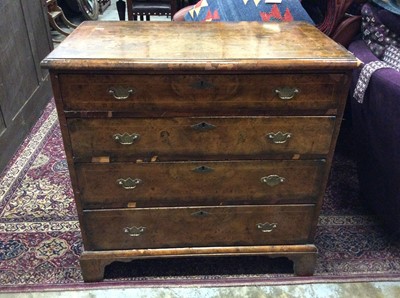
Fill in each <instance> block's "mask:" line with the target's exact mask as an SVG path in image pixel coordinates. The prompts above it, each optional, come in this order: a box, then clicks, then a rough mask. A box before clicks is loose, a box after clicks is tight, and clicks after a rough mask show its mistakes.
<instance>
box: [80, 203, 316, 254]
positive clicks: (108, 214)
mask: <svg viewBox="0 0 400 298" xmlns="http://www.w3.org/2000/svg"><path fill="white" fill-rule="evenodd" d="M314 211H315V208H314V205H292V206H290V205H277V206H241V207H236V206H227V207H204V208H198V207H189V208H182V207H180V208H148V209H134V210H127V209H115V210H96V211H87V210H85V211H84V214H83V230H84V231H85V233H86V236H87V241H86V242H85V243H84V246H85V249H86V250H112V249H133V248H165V247H197V246H233V245H235V246H236V245H268V244H271V245H273V244H305V243H309V240H310V239H309V237H310V229H311V227H312V221H313V215H314Z"/></svg>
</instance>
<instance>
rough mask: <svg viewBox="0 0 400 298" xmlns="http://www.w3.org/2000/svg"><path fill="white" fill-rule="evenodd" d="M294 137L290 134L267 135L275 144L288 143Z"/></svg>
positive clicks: (276, 133)
mask: <svg viewBox="0 0 400 298" xmlns="http://www.w3.org/2000/svg"><path fill="white" fill-rule="evenodd" d="M291 137H292V134H291V133H290V132H281V131H278V132H270V133H267V135H266V138H267V139H269V140H271V141H272V142H273V143H274V144H284V143H286V142H287V141H288V140H289V139H290V138H291Z"/></svg>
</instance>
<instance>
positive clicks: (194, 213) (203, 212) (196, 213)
mask: <svg viewBox="0 0 400 298" xmlns="http://www.w3.org/2000/svg"><path fill="white" fill-rule="evenodd" d="M209 214H210V213H208V212H207V211H203V210H200V211H196V212H193V213H192V216H196V217H205V216H208V215H209Z"/></svg>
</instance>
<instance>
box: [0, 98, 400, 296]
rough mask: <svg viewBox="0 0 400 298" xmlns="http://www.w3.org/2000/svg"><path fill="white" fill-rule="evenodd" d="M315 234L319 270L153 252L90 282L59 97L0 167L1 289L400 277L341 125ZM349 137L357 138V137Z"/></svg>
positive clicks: (397, 253) (391, 241)
mask: <svg viewBox="0 0 400 298" xmlns="http://www.w3.org/2000/svg"><path fill="white" fill-rule="evenodd" d="M342 131H343V133H342V134H341V136H340V139H339V144H338V148H337V150H336V153H335V157H334V163H333V168H332V172H331V177H330V182H329V185H328V188H327V191H326V195H325V201H324V205H323V210H322V215H321V217H320V221H319V226H318V230H317V235H316V240H315V242H316V245H317V247H318V249H319V255H318V261H317V266H316V271H315V275H314V276H312V277H294V276H293V273H292V272H293V271H292V263H291V262H290V261H289V260H287V259H285V258H282V259H270V258H266V257H225V258H224V257H222V258H203V257H202V258H182V259H181V258H179V259H162V260H157V259H149V260H138V261H134V262H131V263H113V264H111V265H109V266H108V267H106V273H105V280H104V282H101V283H90V284H85V283H83V281H82V276H81V272H80V267H79V262H78V256H79V254H80V252H81V250H82V244H81V237H80V232H79V226H78V223H77V216H76V210H75V207H74V203H73V199H72V190H71V186H70V182H69V175H68V170H67V165H66V160H65V155H64V151H63V145H62V141H61V133H60V129H59V124H58V120H57V114H56V111H55V106H54V102H50V103H49V105H48V106H47V108H46V110H45V111H44V114H43V116H42V117H41V118H40V119H39V121H38V122H37V124H36V125H35V127H34V128H33V129H32V131H31V133H30V135H29V136H28V137H27V138H26V140H25V142H24V143H23V144H22V145H21V147H20V149H19V150H18V152H17V153H16V154H15V156H14V158H13V159H12V160H11V161H10V163H9V165H8V167H7V168H6V170H5V171H4V172H3V173H2V174H1V175H0V292H2V291H19V292H21V291H32V290H41V291H43V290H48V289H60V290H61V289H64V290H65V289H77V288H83V289H88V288H101V287H107V288H110V287H122V286H141V287H146V286H192V285H200V286H205V285H212V286H219V285H224V286H227V285H250V284H251V285H254V284H262V285H277V284H296V283H299V284H300V283H316V282H342V281H393V280H397V281H400V245H399V241H398V239H396V238H395V237H393V236H391V235H387V234H386V233H385V230H384V229H383V227H382V226H381V225H380V222H379V221H378V220H377V219H376V218H375V217H374V216H373V215H371V214H370V213H369V211H368V210H366V209H365V208H364V205H363V202H362V201H361V200H360V198H359V197H358V181H357V176H356V167H355V163H354V160H353V159H352V156H351V155H352V150H351V146H349V144H350V143H349V141H348V139H346V129H345V128H343V129H342ZM350 139H351V138H350Z"/></svg>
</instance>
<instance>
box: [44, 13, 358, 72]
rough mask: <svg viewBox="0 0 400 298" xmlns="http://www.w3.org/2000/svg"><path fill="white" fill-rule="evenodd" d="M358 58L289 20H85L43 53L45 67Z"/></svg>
mask: <svg viewBox="0 0 400 298" xmlns="http://www.w3.org/2000/svg"><path fill="white" fill-rule="evenodd" d="M357 62H358V61H357V59H356V58H355V57H354V56H353V55H352V54H351V53H350V52H348V51H347V50H346V49H345V48H343V47H342V46H340V45H338V44H337V43H335V42H334V41H332V40H331V39H329V38H328V37H326V36H325V35H324V34H323V33H321V32H320V31H319V30H318V29H316V28H315V27H314V26H312V25H310V24H307V23H303V22H290V23H257V22H239V23H189V22H187V23H185V22H179V23H177V22H118V21H116V22H110V21H108V22H84V23H82V24H81V25H80V26H79V27H78V28H77V29H76V30H75V31H74V32H73V33H72V34H71V35H70V36H69V37H68V38H66V40H65V41H64V42H63V43H61V44H60V45H59V46H58V47H57V48H56V49H55V50H54V51H53V52H52V53H51V54H50V55H49V56H48V57H47V58H46V59H44V60H43V62H42V66H43V67H45V68H50V69H65V70H85V69H88V70H90V69H93V70H94V69H96V70H98V69H104V70H107V69H113V70H154V71H161V72H164V71H174V70H189V71H190V70H204V71H210V72H212V71H220V70H230V71H235V70H236V71H244V70H247V71H254V70H262V71H264V70H288V71H290V70H293V69H301V70H303V71H304V70H307V69H311V70H323V69H329V70H333V69H338V70H343V69H352V68H355V67H356V66H357Z"/></svg>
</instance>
